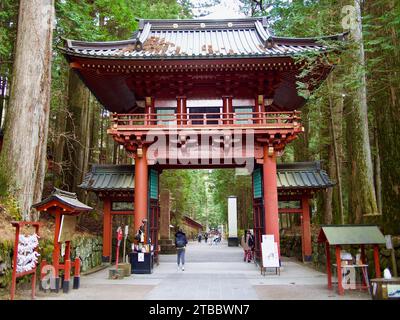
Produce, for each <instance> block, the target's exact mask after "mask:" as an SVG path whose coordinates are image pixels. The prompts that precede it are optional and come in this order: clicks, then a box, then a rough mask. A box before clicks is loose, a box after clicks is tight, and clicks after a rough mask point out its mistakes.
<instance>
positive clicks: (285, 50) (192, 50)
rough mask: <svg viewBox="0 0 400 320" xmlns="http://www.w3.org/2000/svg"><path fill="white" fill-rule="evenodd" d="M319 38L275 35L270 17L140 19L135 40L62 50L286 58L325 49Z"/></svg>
mask: <svg viewBox="0 0 400 320" xmlns="http://www.w3.org/2000/svg"><path fill="white" fill-rule="evenodd" d="M343 36H344V34H341V35H335V36H330V37H321V38H285V37H275V36H274V35H273V34H272V32H271V31H270V30H269V29H268V24H267V19H266V18H265V17H260V18H244V19H226V20H140V21H139V30H138V31H136V32H135V33H134V34H133V38H132V39H129V40H124V41H108V42H85V41H76V40H66V46H65V48H64V51H65V52H66V53H67V54H71V55H77V56H90V57H95V58H112V59H160V58H163V59H191V58H196V59H199V58H212V59H216V58H236V57H253V58H254V57H285V56H293V55H296V54H301V53H305V52H318V51H326V50H327V49H328V47H327V46H326V45H324V44H321V43H319V42H318V41H319V40H323V39H330V40H342V39H343Z"/></svg>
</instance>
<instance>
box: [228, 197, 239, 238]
mask: <svg viewBox="0 0 400 320" xmlns="http://www.w3.org/2000/svg"><path fill="white" fill-rule="evenodd" d="M228 231H229V238H237V236H238V235H237V198H236V197H229V198H228Z"/></svg>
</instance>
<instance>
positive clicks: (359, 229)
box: [318, 225, 386, 295]
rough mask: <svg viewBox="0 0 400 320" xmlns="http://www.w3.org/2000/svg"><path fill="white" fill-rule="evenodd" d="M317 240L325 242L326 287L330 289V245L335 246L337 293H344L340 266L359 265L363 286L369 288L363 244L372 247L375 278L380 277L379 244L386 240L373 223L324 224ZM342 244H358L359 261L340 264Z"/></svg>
mask: <svg viewBox="0 0 400 320" xmlns="http://www.w3.org/2000/svg"><path fill="white" fill-rule="evenodd" d="M318 242H319V243H324V244H325V252H326V273H327V275H328V289H332V270H331V267H332V265H331V255H330V246H335V257H336V263H335V264H333V266H334V267H336V273H337V281H338V293H339V294H340V295H343V294H344V288H343V282H342V281H343V279H342V278H343V277H342V268H349V267H360V268H361V270H362V271H363V277H364V279H363V288H368V289H369V280H368V269H367V267H368V265H367V260H366V256H365V246H366V245H372V246H373V248H374V264H375V275H376V278H380V277H381V269H380V264H379V244H385V243H386V240H385V237H384V236H383V234H382V233H381V231H380V230H379V229H378V227H377V226H373V225H326V226H322V228H321V230H320V232H319V235H318ZM344 245H359V246H360V249H361V261H360V262H361V263H357V262H356V264H350V265H347V264H346V265H342V259H341V249H342V246H344Z"/></svg>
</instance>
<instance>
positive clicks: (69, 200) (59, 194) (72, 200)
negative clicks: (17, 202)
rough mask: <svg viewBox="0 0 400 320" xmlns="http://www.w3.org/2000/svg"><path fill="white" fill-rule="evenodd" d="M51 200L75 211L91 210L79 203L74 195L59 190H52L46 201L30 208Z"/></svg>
mask: <svg viewBox="0 0 400 320" xmlns="http://www.w3.org/2000/svg"><path fill="white" fill-rule="evenodd" d="M53 200H56V201H59V202H61V203H63V204H65V205H67V206H69V207H71V208H72V209H74V210H76V211H89V210H92V209H93V208H91V207H89V206H87V205H86V204H84V203H82V202H80V201H79V200H78V197H77V195H76V193H73V192H68V191H64V190H60V189H57V188H54V190H53V192H52V194H51V195H50V196H49V197H47V198H46V199H44V200H42V201H41V202H39V203H36V204H34V205H33V206H32V207H33V208H37V207H40V206H43V205H45V204H46V203H49V202H51V201H53Z"/></svg>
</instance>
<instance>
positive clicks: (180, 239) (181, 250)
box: [175, 228, 187, 271]
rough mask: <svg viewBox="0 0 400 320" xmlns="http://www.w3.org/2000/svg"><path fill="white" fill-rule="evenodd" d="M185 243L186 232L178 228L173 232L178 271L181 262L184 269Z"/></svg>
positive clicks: (183, 269)
mask: <svg viewBox="0 0 400 320" xmlns="http://www.w3.org/2000/svg"><path fill="white" fill-rule="evenodd" d="M186 245H187V239H186V234H185V233H184V232H183V231H182V229H181V228H178V232H177V233H175V247H176V251H177V262H178V271H179V266H180V264H182V271H185V250H186Z"/></svg>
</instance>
